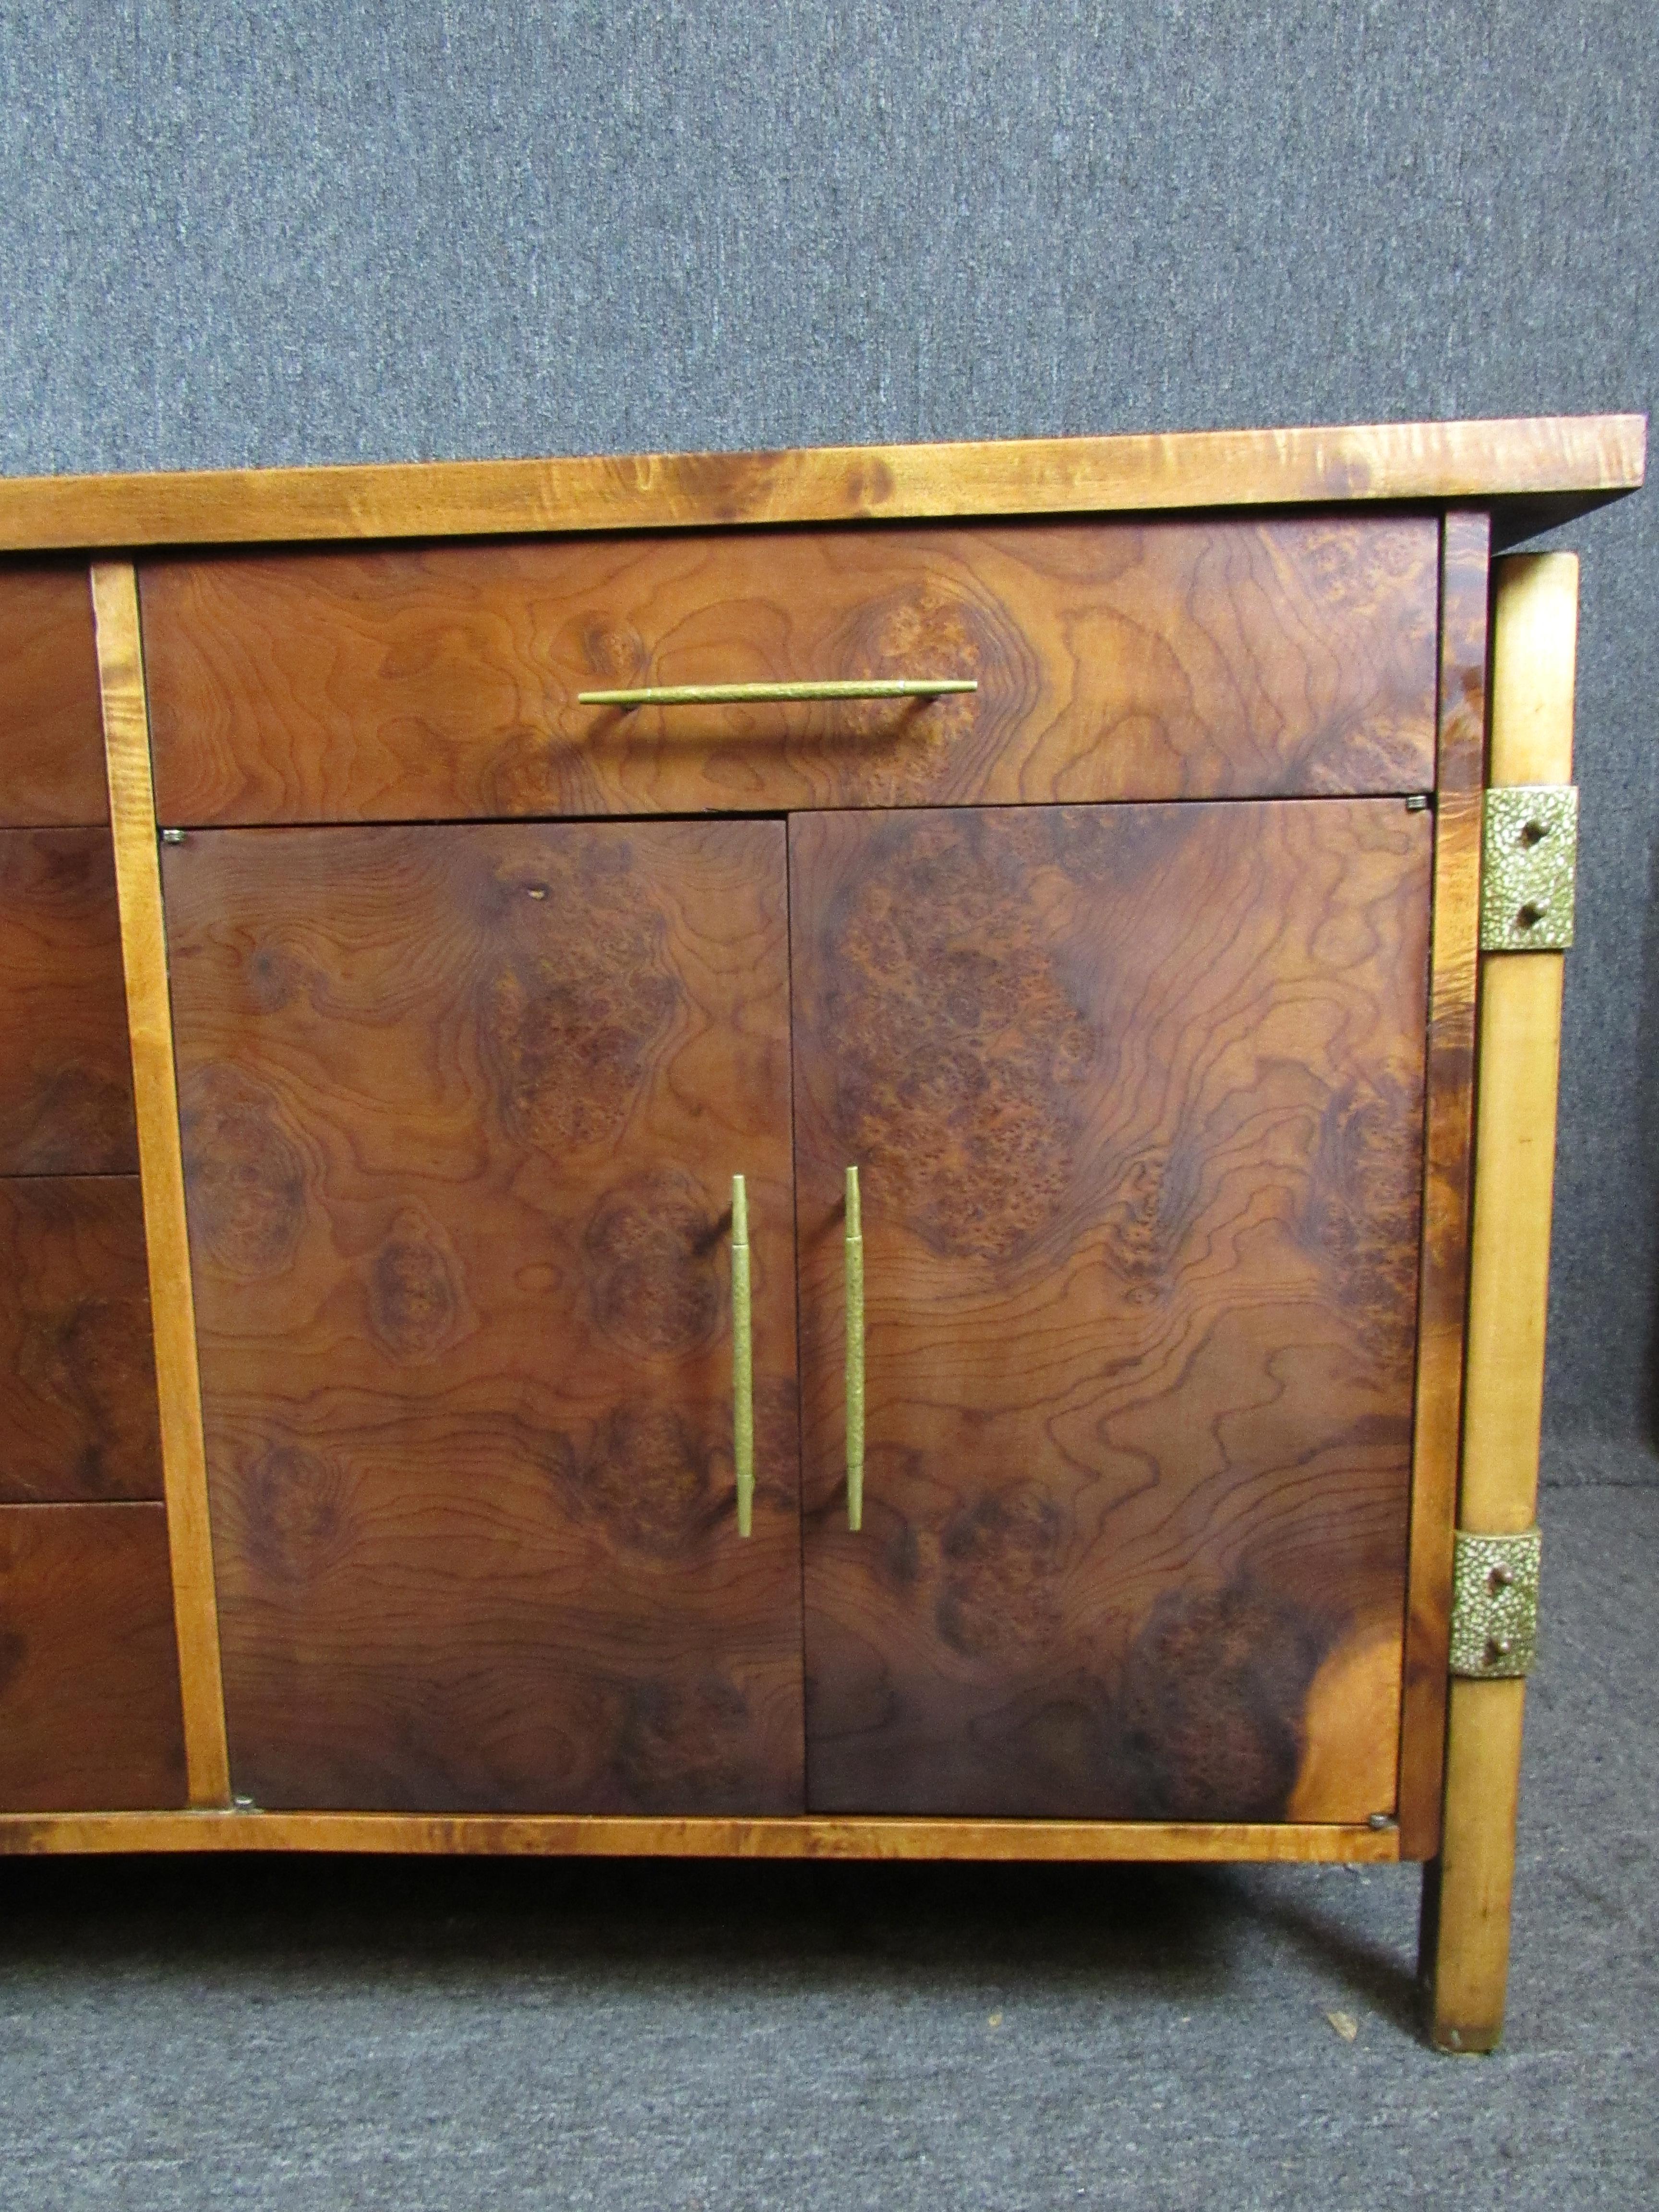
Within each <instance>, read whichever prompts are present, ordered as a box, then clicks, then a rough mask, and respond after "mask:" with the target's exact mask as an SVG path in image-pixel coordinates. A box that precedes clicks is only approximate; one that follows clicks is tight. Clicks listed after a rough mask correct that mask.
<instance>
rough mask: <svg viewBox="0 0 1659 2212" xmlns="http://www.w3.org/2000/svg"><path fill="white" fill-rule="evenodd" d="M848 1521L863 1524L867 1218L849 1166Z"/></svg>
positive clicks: (851, 1524)
mask: <svg viewBox="0 0 1659 2212" xmlns="http://www.w3.org/2000/svg"><path fill="white" fill-rule="evenodd" d="M847 1525H848V1528H854V1529H857V1528H863V1526H864V1219H863V1216H862V1214H861V1212H860V1208H859V1171H858V1170H857V1169H856V1168H848V1170H847Z"/></svg>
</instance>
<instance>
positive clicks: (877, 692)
mask: <svg viewBox="0 0 1659 2212" xmlns="http://www.w3.org/2000/svg"><path fill="white" fill-rule="evenodd" d="M978 689H979V684H978V682H977V680H976V679H975V678H972V677H964V676H891V677H889V676H869V677H864V676H860V677H854V678H852V680H851V681H850V682H848V683H842V682H840V681H832V682H829V683H822V684H646V685H645V686H644V687H643V689H641V690H637V691H579V692H578V693H577V694H576V703H577V705H578V706H580V707H622V708H629V707H725V706H744V705H747V706H752V705H754V704H755V703H756V702H757V701H758V702H765V701H767V700H769V699H938V698H942V697H943V696H944V695H945V693H946V692H947V691H977V690H978Z"/></svg>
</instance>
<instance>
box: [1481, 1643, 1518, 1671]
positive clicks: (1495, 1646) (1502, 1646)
mask: <svg viewBox="0 0 1659 2212" xmlns="http://www.w3.org/2000/svg"><path fill="white" fill-rule="evenodd" d="M1514 1649H1515V1639H1514V1638H1512V1637H1509V1636H1493V1637H1491V1638H1488V1640H1487V1644H1486V1661H1487V1664H1488V1665H1492V1666H1495V1665H1496V1664H1497V1662H1498V1660H1500V1659H1507V1658H1508V1657H1509V1656H1510V1652H1511V1651H1513V1650H1514Z"/></svg>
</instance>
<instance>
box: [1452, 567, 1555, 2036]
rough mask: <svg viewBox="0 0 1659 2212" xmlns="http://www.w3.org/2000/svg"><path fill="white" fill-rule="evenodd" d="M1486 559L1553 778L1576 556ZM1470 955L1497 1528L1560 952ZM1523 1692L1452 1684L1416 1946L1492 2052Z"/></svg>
mask: <svg viewBox="0 0 1659 2212" xmlns="http://www.w3.org/2000/svg"><path fill="white" fill-rule="evenodd" d="M1494 573H1495V576H1496V580H1497V597H1496V604H1495V607H1494V616H1493V635H1492V750H1491V760H1490V765H1489V769H1488V780H1489V781H1490V782H1491V783H1492V784H1494V785H1496V784H1510V783H1522V784H1524V783H1565V782H1568V781H1571V775H1572V692H1573V677H1574V662H1575V656H1576V641H1577V611H1578V563H1577V558H1576V556H1573V555H1572V554H1570V553H1545V554H1533V555H1517V556H1511V557H1510V558H1509V559H1507V560H1504V561H1500V562H1497V563H1495V564H1494ZM1480 969H1481V973H1480V1032H1479V1033H1480V1050H1479V1059H1478V1062H1477V1066H1476V1103H1475V1151H1474V1227H1473V1231H1472V1236H1471V1242H1470V1253H1469V1314H1468V1371H1467V1375H1466V1378H1465V1387H1464V1411H1463V1450H1462V1467H1461V1472H1460V1477H1459V1486H1458V1526H1459V1528H1463V1529H1466V1530H1468V1531H1470V1532H1472V1533H1474V1534H1493V1535H1504V1534H1517V1533H1519V1532H1520V1531H1522V1530H1523V1529H1526V1528H1530V1527H1531V1526H1532V1523H1533V1518H1534V1514H1535V1512H1536V1510H1537V1496H1538V1444H1539V1434H1540V1429H1541V1419H1542V1409H1543V1391H1544V1328H1545V1319H1546V1314H1547V1304H1548V1289H1549V1244H1550V1208H1551V1199H1552V1191H1553V1180H1554V1169H1555V1101H1556V1076H1557V1068H1558V1062H1559V1054H1560V1041H1561V982H1562V957H1561V956H1560V955H1559V953H1548V952H1498V953H1489V954H1485V955H1483V956H1482V958H1481V963H1480ZM1544 1582H1545V1587H1546V1588H1547V1584H1548V1577H1547V1572H1546V1575H1545V1577H1544ZM1525 1706H1526V1683H1525V1682H1524V1680H1507V1681H1469V1680H1457V1681H1454V1682H1453V1684H1452V1685H1451V1696H1450V1700H1449V1708H1448V1714H1447V1726H1446V1769H1445V1796H1444V1802H1443V1812H1442V1821H1441V1839H1440V1856H1439V1857H1438V1859H1437V1860H1436V1861H1434V1862H1433V1863H1431V1865H1430V1866H1428V1867H1427V1868H1426V1869H1425V1875H1424V1893H1423V1926H1422V1938H1421V1950H1420V1954H1419V1961H1420V1968H1421V1972H1422V1975H1423V1978H1424V1982H1425V1990H1426V1996H1427V2003H1428V2019H1429V2032H1430V2034H1431V2039H1432V2040H1433V2041H1434V2043H1435V2044H1436V2045H1437V2046H1438V2047H1439V2048H1440V2049H1441V2050H1443V2051H1491V2050H1492V2049H1493V2048H1494V2046H1495V2045H1497V2043H1498V2039H1499V2037H1500V2036H1501V2035H1502V2033H1503V2028H1504V1996H1505V1993H1506V1990H1507V1988H1508V1982H1509V1951H1510V1891H1511V1887H1512V1885H1513V1881H1514V1874H1515V1822H1516V1798H1517V1794H1518V1790H1519V1785H1520V1776H1521V1736H1522V1720H1523V1717H1524V1713H1525Z"/></svg>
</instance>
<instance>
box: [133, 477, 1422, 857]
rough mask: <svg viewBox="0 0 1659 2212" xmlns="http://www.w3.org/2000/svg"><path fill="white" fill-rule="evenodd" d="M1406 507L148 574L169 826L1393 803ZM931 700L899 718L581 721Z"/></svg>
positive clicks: (153, 703)
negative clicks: (882, 693)
mask: <svg viewBox="0 0 1659 2212" xmlns="http://www.w3.org/2000/svg"><path fill="white" fill-rule="evenodd" d="M1438 544H1439V538H1438V527H1437V524H1436V523H1435V522H1434V521H1433V520H1431V519H1427V518H1423V517H1418V516H1407V517H1398V516H1395V517H1389V516H1382V517H1374V518H1371V519H1369V520H1347V519H1340V520H1333V519H1321V518H1313V519H1305V518H1304V519H1297V520H1279V521H1269V522H1262V521H1243V520H1219V521H1197V522H1160V523H1158V524H1155V525H1152V526H1131V525H1127V524H1123V523H1101V522H1059V523H1024V524H1018V525H1013V526H1009V525H1000V526H996V527H989V526H986V527H972V528H970V527H963V526H916V527H908V526H907V527H902V528H896V527H889V528H880V529H868V528H866V529H833V530H823V529H819V530H792V531H753V532H736V533H730V534H719V533H706V534H696V533H688V534H684V535H674V536H659V537H653V538H566V539H552V540H539V541H526V540H513V541H504V542H501V543H496V544H472V545H462V546H446V547H439V548H416V549H412V550H411V549H388V550H380V549H377V550H372V551H366V552H365V551H356V550H353V551H338V550H329V551H324V552H303V553H289V552H284V553H276V554H268V555H264V554H262V555H258V556H208V557H195V558H191V559H186V560H159V561H155V562H149V563H148V564H147V565H146V566H145V568H144V569H143V576H142V586H143V619H144V640H145V653H146V661H147V668H148V674H149V703H150V713H151V718H152V730H153V738H154V746H155V774H156V789H157V802H158V809H159V813H160V817H161V820H162V821H164V822H167V823H173V824H180V825H185V824H191V823H277V822H331V821H369V820H419V819H435V818H442V817H477V816H507V815H519V814H556V815H557V814H564V815H583V814H605V813H629V814H647V813H659V812H665V813H680V812H697V811H705V810H715V811H750V810H752V811H783V810H787V809H793V808H807V807H842V806H891V805H907V806H908V805H962V804H967V803H977V802H993V801H994V802H999V803H1014V802H1018V801H1054V800H1066V801H1086V800H1109V799H1178V798H1225V797H1242V796H1267V795H1273V794H1290V793H1351V794H1352V793H1396V792H1407V793H1408V792H1414V791H1419V790H1425V789H1427V788H1428V787H1429V786H1430V785H1431V781H1432V777H1433V768H1432V762H1433V733H1434V684H1435V650H1436V626H1437V565H1438ZM865 678H879V679H884V680H890V679H893V678H958V679H963V680H969V681H972V682H974V683H975V684H977V686H978V689H977V690H975V691H974V692H972V693H959V694H956V695H951V696H945V697H940V698H937V699H932V700H927V701H919V700H897V701H896V700H859V701H836V702H829V703H826V702H800V703H778V702H770V703H761V704H756V703H747V702H745V703H741V704H732V703H726V704H715V705H678V706H673V707H657V706H647V707H641V708H633V709H631V710H627V709H621V708H616V707H608V706H602V705H591V704H590V705H584V704H582V703H580V701H579V698H578V695H579V694H580V692H582V691H585V690H617V689H623V688H635V687H638V686H643V685H677V686H678V685H685V684H698V685H702V684H733V683H744V684H751V683H803V682H812V681H817V680H823V679H828V680H832V681H842V682H848V681H854V680H858V679H865Z"/></svg>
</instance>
